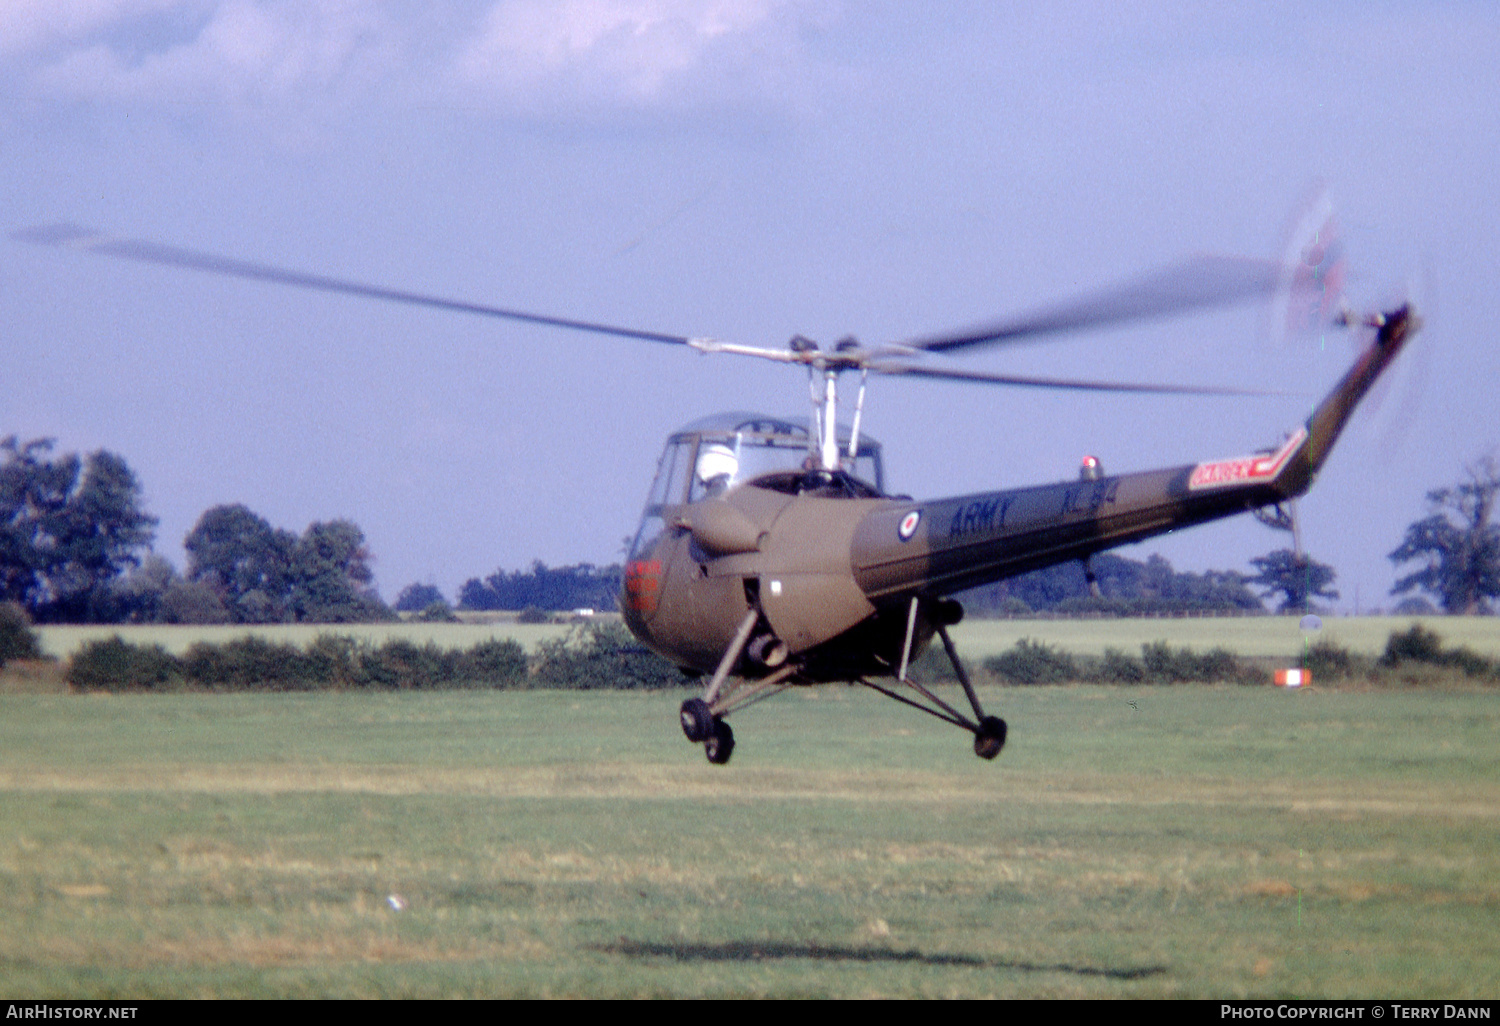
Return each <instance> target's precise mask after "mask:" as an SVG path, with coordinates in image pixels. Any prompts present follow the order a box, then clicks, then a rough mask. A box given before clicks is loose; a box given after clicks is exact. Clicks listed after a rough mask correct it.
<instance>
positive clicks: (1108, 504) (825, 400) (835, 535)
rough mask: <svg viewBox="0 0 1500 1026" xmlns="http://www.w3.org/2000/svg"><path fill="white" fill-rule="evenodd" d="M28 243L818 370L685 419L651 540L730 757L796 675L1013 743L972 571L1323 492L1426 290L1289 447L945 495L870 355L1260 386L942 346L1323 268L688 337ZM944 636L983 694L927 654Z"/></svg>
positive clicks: (689, 662)
mask: <svg viewBox="0 0 1500 1026" xmlns="http://www.w3.org/2000/svg"><path fill="white" fill-rule="evenodd" d="M14 237H15V238H17V239H20V240H23V241H27V242H33V243H41V244H49V245H61V246H69V247H73V248H77V249H82V250H86V251H90V252H94V253H99V254H103V255H107V256H112V257H118V258H123V259H129V260H137V261H144V262H148V263H155V264H164V265H169V266H175V267H181V268H188V269H192V270H198V271H207V272H211V273H215V274H220V275H228V276H232V277H238V278H247V279H252V280H258V281H263V282H270V283H273V284H280V285H289V286H295V287H301V288H308V289H315V290H321V291H328V292H336V293H344V294H348V295H356V296H362V297H365V298H370V299H381V300H387V301H393V302H399V303H406V304H414V305H418V306H426V307H434V308H438V309H444V310H450V311H453V312H458V313H466V314H477V315H481V316H488V317H496V318H500V319H502V320H509V321H518V322H523V323H530V324H538V325H544V326H550V327H555V328H561V329H567V330H574V331H582V332H588V333H592V334H597V335H607V336H614V337H617V338H625V339H630V340H634V341H643V342H653V343H661V344H668V345H676V346H682V347H685V348H689V349H692V350H696V351H698V352H700V353H715V354H730V355H739V356H747V357H754V358H759V359H765V360H771V361H775V362H778V363H782V364H787V365H790V366H794V367H802V368H804V369H805V371H806V373H807V378H808V383H809V397H810V400H811V402H810V407H811V408H810V413H809V415H808V418H807V420H806V421H805V422H800V423H799V422H798V421H797V420H796V419H794V418H782V417H777V416H772V415H766V414H760V413H751V412H738V413H726V414H720V415H716V416H712V417H707V418H704V419H702V420H699V421H695V422H694V423H692V424H690V425H687V426H686V427H684V428H682V429H680V430H678V431H676V432H673V433H672V434H671V435H670V436H669V437H668V439H667V442H666V445H665V447H664V449H663V451H662V454H661V457H660V459H659V461H658V464H657V471H656V475H655V478H654V480H653V482H652V485H651V487H650V490H649V493H648V497H647V501H646V506H645V509H644V511H643V514H642V517H641V521H640V524H639V526H638V528H637V530H636V532H635V534H634V536H633V541H631V542H630V544H629V547H628V551H627V556H626V563H625V573H624V583H623V589H622V593H621V595H620V611H621V614H622V618H623V619H624V622H625V623H626V625H627V626H628V627H629V628H630V630H631V632H632V633H633V634H634V635H635V637H636V638H637V639H638V640H639V641H640V642H641V644H643V645H644V646H645V647H647V648H649V649H650V650H652V651H654V652H656V653H657V654H659V655H660V656H662V657H663V658H665V659H667V660H669V661H671V662H672V663H674V664H675V665H677V666H678V667H679V668H681V669H682V670H684V671H685V672H686V673H688V674H690V675H692V676H696V677H700V678H701V677H706V678H707V683H706V684H705V685H704V687H703V690H702V692H701V693H700V694H699V695H698V696H696V697H694V698H690V699H687V700H686V701H684V702H683V703H682V705H681V708H680V710H679V718H680V722H681V726H682V731H683V733H684V735H685V736H686V737H687V739H688V740H689V741H690V742H693V743H696V744H702V745H703V748H704V753H705V755H706V756H707V758H708V761H709V762H711V763H714V764H719V765H722V764H724V763H727V762H728V761H729V759H730V756H731V755H732V754H733V752H734V747H735V738H734V732H733V730H732V729H731V728H730V725H729V723H728V717H729V716H730V715H731V714H732V713H734V712H736V711H738V710H741V709H744V708H745V707H747V706H749V705H751V704H753V703H755V702H758V701H761V700H763V699H766V698H769V697H771V696H773V695H775V694H777V693H779V692H782V691H785V690H787V689H788V688H793V687H800V686H808V685H817V684H828V683H855V684H860V685H863V686H865V687H868V688H870V689H871V690H873V691H876V692H878V693H880V694H882V695H885V696H886V697H889V698H891V699H894V700H895V701H897V702H901V703H903V704H905V705H908V706H910V707H912V708H914V709H917V710H920V711H921V712H924V713H927V714H928V715H931V716H933V717H935V718H937V719H939V720H942V721H945V722H947V723H950V724H952V725H953V726H955V727H958V728H960V729H962V730H964V731H967V732H968V733H970V734H972V735H973V747H974V752H975V754H976V755H977V756H979V757H980V758H981V759H985V760H993V759H994V758H995V757H996V756H998V755H999V754H1000V751H1001V749H1002V748H1003V747H1004V745H1005V741H1006V735H1007V730H1008V728H1007V725H1006V722H1005V720H1003V719H1002V718H1000V717H999V716H995V715H992V714H990V713H987V712H986V711H985V709H984V707H983V705H982V703H981V702H980V699H979V695H978V693H977V691H976V690H975V688H974V685H973V682H972V680H971V679H970V677H969V675H968V673H967V671H966V670H965V668H964V665H963V663H962V661H961V660H960V658H959V655H958V651H957V649H956V647H955V646H954V643H953V639H952V637H951V634H950V632H949V628H950V627H952V626H954V625H955V624H957V623H958V622H959V621H960V620H961V619H962V617H963V613H964V611H963V607H962V605H961V603H960V602H959V601H958V600H957V599H955V598H953V596H954V595H955V594H957V593H959V592H962V591H964V590H966V589H969V588H974V587H978V586H981V585H985V584H989V583H993V582H996V581H1000V580H1003V579H1005V578H1008V577H1013V576H1015V575H1018V574H1022V573H1025V572H1027V571H1030V570H1035V569H1039V568H1042V567H1046V566H1050V565H1053V564H1057V563H1063V562H1069V561H1073V560H1080V561H1082V562H1083V564H1084V566H1085V569H1086V570H1087V568H1088V565H1089V564H1088V560H1089V559H1090V557H1092V556H1093V555H1095V554H1096V553H1099V552H1102V551H1104V550H1106V549H1110V548H1114V547H1116V546H1119V545H1124V544H1128V543H1131V542H1138V541H1142V540H1144V539H1146V538H1150V537H1153V536H1156V535H1160V534H1163V533H1166V532H1168V531H1174V530H1177V529H1180V528H1183V527H1189V526H1193V525H1196V524H1201V523H1206V522H1208V521H1212V520H1217V519H1221V518H1224V517H1230V516H1235V515H1238V514H1241V513H1255V512H1257V511H1260V512H1262V513H1264V512H1265V511H1267V510H1278V509H1280V508H1281V507H1282V506H1283V504H1285V503H1289V502H1290V501H1291V500H1292V499H1294V498H1296V497H1297V496H1300V495H1302V494H1304V493H1305V492H1307V490H1308V489H1309V488H1310V487H1311V485H1312V483H1313V480H1314V478H1315V477H1316V475H1317V473H1318V471H1319V469H1320V468H1321V467H1322V466H1323V464H1324V462H1325V461H1326V460H1327V458H1328V455H1329V453H1330V451H1331V450H1332V447H1333V445H1334V443H1335V441H1336V440H1337V439H1338V436H1339V434H1340V432H1341V431H1342V430H1343V428H1344V426H1345V425H1346V424H1347V423H1348V421H1349V419H1350V416H1351V415H1352V413H1353V411H1354V408H1355V406H1356V405H1357V404H1358V403H1359V401H1360V400H1361V398H1363V397H1364V395H1365V394H1366V393H1367V392H1368V391H1369V389H1370V388H1371V386H1372V385H1373V384H1374V382H1375V380H1376V379H1377V378H1378V377H1379V376H1380V375H1381V373H1382V372H1383V371H1384V370H1385V368H1386V367H1387V366H1388V365H1389V364H1390V363H1391V361H1392V360H1394V359H1395V358H1396V356H1397V355H1398V354H1399V353H1400V352H1401V350H1402V348H1403V347H1404V346H1405V345H1406V344H1407V342H1408V341H1409V340H1410V339H1411V338H1412V336H1413V335H1414V334H1415V333H1416V332H1417V330H1418V328H1419V326H1420V321H1419V319H1418V318H1417V316H1416V314H1415V312H1414V311H1413V310H1412V309H1411V307H1410V306H1409V305H1403V306H1399V307H1397V308H1395V309H1393V310H1391V311H1389V312H1385V313H1374V314H1369V315H1357V314H1355V313H1354V312H1353V311H1351V310H1349V309H1348V308H1347V307H1345V308H1343V309H1342V310H1341V311H1340V312H1339V313H1338V315H1337V316H1336V317H1335V318H1334V321H1335V322H1336V323H1338V324H1341V325H1343V326H1345V327H1349V328H1354V329H1358V330H1361V331H1367V332H1369V333H1370V340H1369V342H1368V344H1367V345H1365V347H1364V349H1363V350H1362V351H1361V352H1360V353H1359V355H1358V356H1357V358H1356V359H1355V361H1354V363H1353V366H1352V367H1351V368H1350V369H1349V370H1348V371H1347V372H1346V373H1345V374H1344V376H1343V377H1342V378H1341V379H1340V380H1339V381H1338V382H1337V383H1335V384H1334V385H1333V387H1332V389H1331V390H1330V391H1329V392H1328V393H1327V395H1326V396H1325V397H1324V398H1323V399H1322V401H1321V402H1319V403H1318V404H1317V405H1316V406H1315V407H1314V409H1313V411H1312V413H1311V415H1310V416H1308V418H1307V419H1306V421H1305V422H1304V423H1303V424H1302V425H1301V426H1300V427H1298V428H1297V429H1296V430H1295V431H1293V432H1292V433H1291V434H1290V435H1288V436H1287V437H1286V438H1285V440H1284V441H1283V442H1282V443H1280V444H1279V445H1277V446H1275V447H1273V448H1268V449H1263V450H1260V451H1257V452H1253V453H1250V454H1248V455H1242V456H1236V457H1231V458H1225V459H1212V460H1207V461H1204V462H1200V463H1194V464H1186V465H1182V466H1175V467H1167V468H1163V469H1156V470H1145V471H1136V472H1131V473H1125V474H1106V473H1105V472H1104V470H1103V468H1102V467H1101V466H1100V465H1099V462H1098V461H1097V460H1095V459H1093V458H1092V457H1090V458H1088V459H1086V460H1085V461H1084V463H1083V465H1082V467H1081V469H1080V472H1079V476H1078V478H1077V479H1075V480H1070V481H1062V482H1057V483H1053V484H1042V485H1037V486H1032V487H1025V488H1014V489H1007V490H999V491H982V492H976V493H972V494H965V495H958V496H950V497H943V498H937V499H928V500H914V499H912V498H911V497H910V496H906V495H899V494H891V493H889V492H888V491H887V490H886V485H885V480H884V469H883V466H882V462H881V449H880V446H879V444H878V443H877V442H876V441H875V440H874V439H871V438H869V437H867V436H865V435H864V434H862V432H861V421H862V419H863V411H864V401H865V395H866V385H867V381H868V378H869V376H870V375H871V374H877V375H894V376H907V377H919V378H927V379H945V380H953V381H960V382H966V383H971V384H988V385H1001V386H1012V387H1034V388H1048V389H1065V390H1082V391H1102V392H1124V393H1144V394H1152V393H1155V394H1163V393H1168V394H1202V395H1253V394H1263V393H1255V392H1251V391H1246V390H1242V389H1233V388H1215V387H1197V386H1185V385H1162V384H1149V383H1137V384H1130V383H1116V382H1102V381H1084V380H1076V379H1067V378H1052V377H1034V376H1017V375H1005V374H994V373H988V372H984V371H977V370H972V369H966V368H961V367H955V366H951V365H944V364H940V363H937V362H935V361H934V360H933V359H932V357H933V356H934V355H935V354H948V353H954V352H963V351H971V350H975V349H980V348H992V347H996V346H1002V345H1009V344H1014V343H1018V342H1024V341H1031V340H1035V339H1038V338H1041V337H1044V336H1049V335H1057V334H1062V333H1065V332H1075V331H1080V330H1083V329H1087V328H1095V327H1102V326H1106V325H1111V324H1117V323H1123V322H1129V321H1139V320H1145V319H1150V318H1157V317H1162V316H1166V315H1170V314H1177V313H1182V312H1186V311H1191V310H1196V309H1203V308H1207V307H1212V306H1221V305H1228V304H1233V303H1239V302H1244V301H1248V300H1252V299H1256V298H1267V297H1271V296H1274V295H1278V294H1281V293H1284V292H1285V290H1286V289H1287V288H1288V283H1289V282H1290V281H1293V280H1295V279H1296V278H1297V277H1298V276H1299V275H1301V276H1303V277H1305V276H1306V270H1307V269H1306V268H1302V267H1298V266H1294V265H1291V264H1281V263H1277V262H1274V261H1262V260H1251V259H1244V258H1230V257H1212V256H1200V257H1193V258H1189V259H1188V260H1185V261H1181V262H1179V263H1176V264H1173V265H1169V266H1167V267H1164V268H1161V269H1159V270H1156V271H1153V272H1150V273H1148V274H1145V275H1142V276H1140V277H1138V278H1135V279H1131V280H1129V281H1127V282H1124V283H1122V284H1120V285H1116V286H1113V287H1110V288H1106V289H1103V290H1099V291H1096V292H1093V293H1090V294H1088V295H1085V296H1083V297H1081V298H1079V299H1075V300H1073V301H1070V302H1065V303H1061V304H1058V305H1054V306H1050V307H1045V308H1042V309H1040V310H1038V311H1036V312H1034V313H1031V314H1027V315H1025V316H1022V317H1019V318H1013V319H1009V320H1003V321H995V322H990V323H986V324H981V325H977V326H973V327H969V328H965V329H962V330H958V331H952V332H947V333H943V334H936V335H931V336H923V337H918V338H913V339H907V340H902V341H897V342H892V343H887V344H882V345H876V346H866V345H864V344H862V343H860V342H858V341H857V340H855V339H852V338H847V339H844V340H842V341H840V342H838V343H836V344H834V345H833V346H831V347H827V348H825V347H822V346H819V345H818V344H817V343H816V342H814V341H812V340H810V339H807V338H804V337H802V336H800V335H799V336H796V337H794V338H793V339H792V340H791V341H790V342H789V343H788V344H787V345H785V346H784V347H765V346H754V345H745V344H741V343H736V342H728V341H723V340H719V339H715V338H709V337H697V336H686V335H677V334H670V333H664V332H656V331H648V330H641V329H637V328H630V327H621V326H618V325H611V324H604V323H599V322H594V321H584V320H578V319H573V318H567V317H557V316H550V315H545V314H538V313H532V312H527V311H523V310H515V309H510V308H506V307H498V306H490V305H484V304H478V303H471V302H467V301H462V300H455V299H447V298H443V297H439V296H433V295H427V294H424V293H417V292H410V291H405V290H399V289H391V288H385V287H382V286H376V285H369V284H362V283H358V282H353V281H346V280H343V279H339V278H332V277H327V276H323V275H316V274H308V273H304V272H299V271H293V270H287V269H284V268H279V267H273V266H269V265H265V264H260V263H254V262H250V261H244V260H237V259H232V258H228V257H223V256H218V255H214V254H210V253H205V252H200V251H196V250H189V249H182V248H178V247H175V246H167V245H162V244H160V243H155V242H148V241H144V240H139V239H122V238H115V237H112V236H108V235H104V234H101V233H99V232H96V231H93V230H91V229H87V228H80V227H77V226H74V225H67V224H59V225H47V226H38V227H34V228H28V229H24V230H22V231H18V232H15V233H14ZM846 375H849V376H855V375H857V378H858V388H857V392H856V397H855V401H854V404H853V417H852V420H851V421H850V423H849V425H848V426H847V427H845V426H844V425H843V424H842V423H841V421H840V418H839V385H840V382H841V380H842V379H844V378H845V376H846ZM934 639H936V640H937V641H938V642H940V644H941V646H942V649H943V651H944V654H945V655H946V657H947V660H948V662H949V663H950V664H951V666H952V669H953V672H954V675H955V676H956V678H957V680H958V683H959V685H960V687H961V689H962V691H963V695H964V702H965V703H966V708H965V707H963V706H960V705H957V704H955V703H952V702H949V701H947V700H945V699H944V698H943V696H941V695H939V694H938V693H937V692H936V691H935V690H934V689H933V688H932V687H930V686H928V685H926V684H924V683H922V682H921V681H919V680H917V679H916V678H915V677H914V676H913V675H912V673H911V668H912V665H913V663H914V661H915V660H916V659H917V658H918V657H919V656H921V655H922V654H923V653H924V652H925V651H926V650H927V648H928V647H929V646H930V645H931V644H932V643H933V641H934Z"/></svg>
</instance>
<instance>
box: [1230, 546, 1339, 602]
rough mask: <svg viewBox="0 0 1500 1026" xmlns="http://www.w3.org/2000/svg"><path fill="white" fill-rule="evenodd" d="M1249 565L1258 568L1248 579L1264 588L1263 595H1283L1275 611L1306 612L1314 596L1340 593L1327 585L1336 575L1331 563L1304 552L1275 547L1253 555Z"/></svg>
mask: <svg viewBox="0 0 1500 1026" xmlns="http://www.w3.org/2000/svg"><path fill="white" fill-rule="evenodd" d="M1250 565H1251V566H1253V567H1255V569H1256V570H1257V571H1259V572H1258V573H1257V574H1256V575H1255V576H1254V577H1251V578H1249V582H1250V583H1251V584H1255V585H1259V586H1260V587H1262V588H1264V589H1265V591H1263V592H1261V596H1262V597H1263V598H1272V597H1274V596H1276V595H1284V596H1286V597H1285V598H1284V599H1283V600H1282V602H1281V604H1280V605H1279V606H1277V607H1276V611H1277V612H1278V613H1289V612H1296V611H1301V612H1307V611H1308V609H1309V608H1311V600H1313V599H1315V598H1318V599H1328V600H1330V601H1331V600H1333V599H1336V598H1338V597H1339V593H1338V592H1336V591H1334V590H1333V589H1332V588H1330V587H1329V585H1330V584H1332V583H1333V579H1334V577H1335V576H1337V574H1336V573H1335V571H1334V569H1333V567H1331V566H1329V565H1328V564H1327V563H1319V562H1318V561H1317V560H1315V559H1313V558H1312V557H1311V556H1308V555H1306V554H1301V553H1296V552H1293V551H1292V550H1291V549H1277V550H1276V551H1275V552H1269V553H1267V554H1266V555H1264V556H1256V557H1255V558H1254V559H1252V560H1251V561H1250Z"/></svg>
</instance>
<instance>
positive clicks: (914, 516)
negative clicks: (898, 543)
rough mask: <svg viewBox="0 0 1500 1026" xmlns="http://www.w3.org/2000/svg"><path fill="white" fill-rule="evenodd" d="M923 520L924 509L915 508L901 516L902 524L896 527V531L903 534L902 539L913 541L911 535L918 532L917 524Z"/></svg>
mask: <svg viewBox="0 0 1500 1026" xmlns="http://www.w3.org/2000/svg"><path fill="white" fill-rule="evenodd" d="M921 522H922V511H921V510H919V509H914V510H912V511H911V512H910V513H908V514H906V516H904V517H902V518H901V526H900V527H898V528H896V533H897V534H899V535H900V536H901V540H902V541H911V536H912V535H914V534H916V533H917V525H918V524H920V523H921Z"/></svg>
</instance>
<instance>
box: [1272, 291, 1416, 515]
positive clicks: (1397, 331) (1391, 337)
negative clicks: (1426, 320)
mask: <svg viewBox="0 0 1500 1026" xmlns="http://www.w3.org/2000/svg"><path fill="white" fill-rule="evenodd" d="M1421 324H1422V322H1421V320H1420V319H1419V318H1418V317H1417V315H1416V314H1415V313H1414V312H1413V311H1412V309H1411V307H1410V306H1409V305H1406V306H1402V307H1399V308H1398V309H1396V310H1393V311H1392V312H1390V313H1388V314H1384V315H1381V316H1379V317H1376V318H1374V319H1373V326H1374V327H1375V329H1376V331H1375V340H1374V341H1373V342H1371V343H1370V345H1369V347H1368V348H1367V349H1366V350H1365V351H1364V352H1363V353H1361V354H1360V356H1359V359H1358V360H1356V361H1355V363H1354V366H1353V367H1351V368H1350V369H1349V373H1347V374H1345V375H1344V377H1343V380H1341V381H1340V382H1339V383H1338V384H1337V385H1335V386H1334V387H1333V390H1332V391H1331V392H1329V393H1328V395H1327V396H1326V397H1325V398H1324V399H1323V401H1322V402H1321V403H1319V404H1318V406H1317V408H1316V409H1315V410H1313V413H1312V416H1311V417H1308V418H1307V424H1306V425H1305V427H1304V428H1303V430H1302V431H1301V432H1298V433H1299V434H1304V433H1305V437H1304V438H1303V439H1302V442H1301V444H1300V445H1299V446H1297V447H1296V448H1295V449H1294V450H1293V451H1292V452H1290V453H1288V454H1287V456H1288V458H1287V459H1286V462H1285V465H1284V466H1283V467H1282V468H1281V471H1280V473H1278V474H1277V475H1276V478H1275V482H1274V484H1275V488H1276V490H1277V491H1278V492H1281V493H1282V495H1283V496H1284V497H1286V498H1291V497H1293V496H1296V495H1301V494H1303V493H1304V492H1306V491H1307V489H1308V488H1309V487H1311V485H1312V482H1313V478H1314V477H1316V476H1317V473H1318V471H1319V470H1320V469H1321V468H1322V466H1323V461H1324V460H1326V459H1327V458H1328V452H1329V450H1331V449H1332V448H1333V443H1334V442H1335V441H1337V440H1338V437H1339V433H1340V432H1341V431H1343V430H1344V425H1345V424H1347V423H1348V422H1349V416H1350V414H1352V413H1353V412H1354V407H1355V406H1357V405H1358V404H1359V401H1360V400H1361V399H1363V398H1364V397H1365V394H1366V393H1367V392H1369V390H1370V386H1371V385H1373V384H1374V383H1375V379H1376V378H1378V377H1380V374H1381V372H1382V371H1384V370H1385V368H1386V366H1387V365H1388V364H1389V363H1390V362H1391V361H1392V360H1394V359H1395V358H1396V354H1397V353H1399V352H1401V349H1402V348H1403V347H1404V346H1405V345H1406V343H1407V341H1408V340H1409V339H1410V338H1411V337H1412V336H1413V335H1415V334H1416V333H1417V330H1418V329H1419V328H1420V327H1421Z"/></svg>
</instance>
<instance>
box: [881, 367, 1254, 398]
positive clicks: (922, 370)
mask: <svg viewBox="0 0 1500 1026" xmlns="http://www.w3.org/2000/svg"><path fill="white" fill-rule="evenodd" d="M870 370H872V371H874V372H876V373H878V374H901V375H905V376H907V377H913V378H935V379H939V380H949V381H970V382H978V383H981V384H988V385H1014V386H1018V387H1022V388H1065V389H1071V390H1075V391H1086V392H1146V393H1159V394H1163V395H1254V396H1267V395H1280V394H1281V393H1279V392H1262V391H1257V390H1254V389H1247V388H1218V387H1215V386H1201V385H1153V384H1129V383H1125V382H1114V381H1080V380H1078V379H1076V378H1036V377H1027V376H1024V375H1018V374H989V373H986V372H984V371H968V370H959V369H958V368H956V367H924V366H917V365H915V364H872V365H871V366H870Z"/></svg>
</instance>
